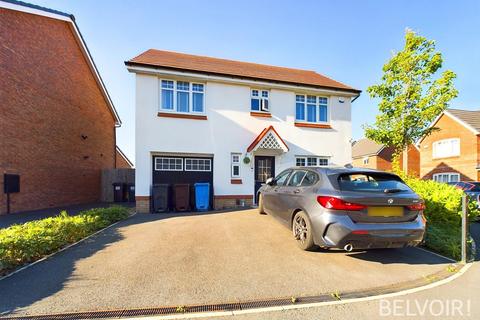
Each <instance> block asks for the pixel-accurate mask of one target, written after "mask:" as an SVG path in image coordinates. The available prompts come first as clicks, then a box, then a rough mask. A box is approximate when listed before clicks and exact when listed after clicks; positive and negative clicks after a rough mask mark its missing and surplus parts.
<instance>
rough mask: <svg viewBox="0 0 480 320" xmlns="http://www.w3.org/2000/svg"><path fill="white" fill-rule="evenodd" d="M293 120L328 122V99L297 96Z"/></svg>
mask: <svg viewBox="0 0 480 320" xmlns="http://www.w3.org/2000/svg"><path fill="white" fill-rule="evenodd" d="M295 120H296V121H302V122H312V123H326V122H328V98H326V97H317V96H312V95H301V94H297V95H296V96H295Z"/></svg>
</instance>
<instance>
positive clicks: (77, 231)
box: [0, 206, 128, 273]
mask: <svg viewBox="0 0 480 320" xmlns="http://www.w3.org/2000/svg"><path fill="white" fill-rule="evenodd" d="M127 217H128V209H126V208H123V207H118V206H113V207H109V208H96V209H91V210H87V211H84V212H81V213H80V214H78V215H76V216H69V215H68V214H67V212H66V211H62V212H60V214H59V215H58V216H56V217H51V218H46V219H41V220H36V221H31V222H27V223H25V224H20V225H13V226H11V227H9V228H5V229H0V273H3V272H5V271H7V270H8V269H12V268H14V267H16V266H19V265H22V264H24V263H27V262H31V261H35V260H38V259H40V258H41V257H43V256H46V255H48V254H51V253H53V252H55V251H57V250H59V249H60V248H62V247H64V246H66V245H68V244H71V243H74V242H76V241H79V240H80V239H82V238H85V237H86V236H88V235H90V234H92V233H94V232H95V231H97V230H99V229H102V228H104V227H106V226H108V225H110V224H112V223H114V222H116V221H120V220H122V219H125V218H127Z"/></svg>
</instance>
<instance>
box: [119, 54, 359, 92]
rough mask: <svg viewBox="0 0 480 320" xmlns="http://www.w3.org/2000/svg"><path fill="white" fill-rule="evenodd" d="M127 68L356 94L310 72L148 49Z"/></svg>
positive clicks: (343, 86)
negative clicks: (190, 72) (276, 83)
mask: <svg viewBox="0 0 480 320" xmlns="http://www.w3.org/2000/svg"><path fill="white" fill-rule="evenodd" d="M125 64H126V65H127V66H135V65H139V66H153V67H161V68H172V69H180V70H189V71H193V72H202V73H209V74H215V75H223V76H230V77H231V76H236V77H241V78H249V79H255V80H267V81H276V82H282V83H289V84H297V85H298V84H302V85H307V86H314V87H321V88H329V89H335V90H343V91H349V92H353V93H360V92H361V91H360V90H357V89H354V88H352V87H350V86H347V85H346V84H343V83H340V82H338V81H335V80H333V79H330V78H328V77H326V76H324V75H321V74H319V73H316V72H315V71H310V70H301V69H292V68H285V67H276V66H270V65H264V64H258V63H251V62H241V61H234V60H227V59H218V58H211V57H205V56H196V55H191V54H185V53H178V52H171V51H163V50H155V49H150V50H147V51H145V52H143V53H142V54H140V55H139V56H137V57H135V58H133V59H131V60H129V61H126V62H125Z"/></svg>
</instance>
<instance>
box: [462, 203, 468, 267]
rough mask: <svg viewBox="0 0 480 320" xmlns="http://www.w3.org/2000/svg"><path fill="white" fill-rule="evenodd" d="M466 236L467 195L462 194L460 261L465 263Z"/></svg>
mask: <svg viewBox="0 0 480 320" xmlns="http://www.w3.org/2000/svg"><path fill="white" fill-rule="evenodd" d="M467 236H468V202H467V195H466V194H465V193H464V194H463V195H462V261H461V262H462V263H463V264H465V263H467V240H468V238H467Z"/></svg>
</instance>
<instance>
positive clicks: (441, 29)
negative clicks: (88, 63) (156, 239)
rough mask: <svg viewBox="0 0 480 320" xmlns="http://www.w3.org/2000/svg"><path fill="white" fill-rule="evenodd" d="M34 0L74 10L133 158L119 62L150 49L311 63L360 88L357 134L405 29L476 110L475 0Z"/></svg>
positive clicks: (128, 80) (464, 103) (373, 109)
mask: <svg viewBox="0 0 480 320" xmlns="http://www.w3.org/2000/svg"><path fill="white" fill-rule="evenodd" d="M25 1H28V0H25ZM31 2H32V3H35V4H38V5H42V6H46V7H49V8H52V9H57V10H61V11H65V12H68V13H72V14H74V15H75V17H76V20H77V23H78V25H79V27H80V30H81V32H82V34H83V36H84V38H85V39H86V42H87V45H88V47H89V49H90V51H91V53H92V55H93V58H94V60H95V62H96V64H97V66H98V68H99V70H100V73H101V75H102V77H103V79H104V81H105V83H106V86H107V89H108V90H109V92H110V95H111V96H112V99H113V102H114V104H115V106H116V108H117V110H118V112H119V114H120V117H121V118H122V121H123V126H122V127H121V128H120V129H118V131H117V132H118V137H117V142H118V144H119V146H120V147H121V148H122V149H123V150H124V151H125V153H126V154H127V155H128V156H129V157H130V158H131V159H132V160H134V152H135V145H134V144H135V142H134V126H135V124H134V95H135V92H134V89H135V87H134V76H133V74H130V73H128V72H127V70H126V68H125V65H124V63H123V62H124V61H125V60H128V59H130V58H132V57H134V56H136V55H138V54H139V53H141V52H142V51H144V50H146V49H149V48H156V49H165V50H172V51H180V52H186V53H192V54H199V55H208V56H214V57H220V58H227V59H234V60H241V61H251V62H257V63H265V64H272V65H279V66H286V67H293V68H304V69H310V70H315V71H317V72H319V73H322V74H324V75H327V76H330V77H332V78H334V79H336V80H339V81H341V82H344V83H346V84H349V85H351V86H353V87H355V88H358V89H361V90H362V91H364V92H363V94H362V96H361V97H360V98H359V99H357V100H356V101H355V102H354V104H353V108H352V125H353V137H354V138H355V139H358V138H361V137H362V136H363V130H362V125H363V124H365V123H371V122H373V121H374V118H375V114H376V113H377V101H374V100H372V99H370V98H369V97H368V94H367V93H366V92H365V89H366V88H367V87H368V86H369V85H371V84H374V83H376V82H378V81H379V79H380V77H381V68H382V65H383V64H384V63H385V62H386V61H387V60H388V59H389V57H390V56H391V54H392V51H393V50H400V49H401V48H402V46H403V35H404V31H405V28H407V27H409V28H411V29H413V30H415V31H417V32H419V33H420V34H422V35H423V36H425V37H427V38H430V39H434V40H436V41H437V49H438V50H440V51H441V52H442V53H443V57H444V67H445V68H448V69H452V70H453V71H454V72H456V73H457V75H458V78H457V80H456V82H455V84H456V87H457V89H458V90H459V92H460V93H459V96H458V98H457V99H455V100H454V101H453V102H452V104H451V106H452V107H456V108H465V109H480V102H479V100H478V99H479V85H480V81H479V76H478V75H479V74H480V41H479V40H480V19H479V18H478V13H479V12H480V1H474V0H472V1H446V0H445V1H440V0H430V1H422V0H417V1H413V0H412V1H382V0H378V1H353V0H352V1H320V0H319V1H302V0H296V1H294V0H291V1H279V0H271V1H262V0H257V1H245V0H243V1H214V0H204V1H200V0H195V1H190V0H182V1H172V0H169V1H164V0H159V1H153V0H152V1H139V0H136V1H118V0H117V1H112V0H108V1H107V0H102V1H94V0H82V1H80V0H31Z"/></svg>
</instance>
